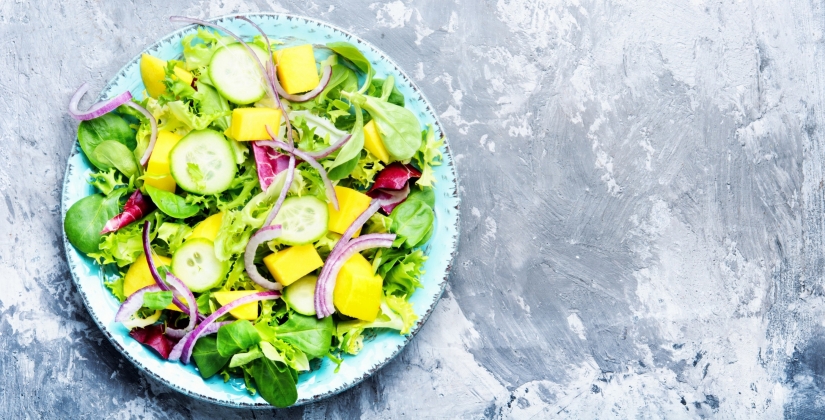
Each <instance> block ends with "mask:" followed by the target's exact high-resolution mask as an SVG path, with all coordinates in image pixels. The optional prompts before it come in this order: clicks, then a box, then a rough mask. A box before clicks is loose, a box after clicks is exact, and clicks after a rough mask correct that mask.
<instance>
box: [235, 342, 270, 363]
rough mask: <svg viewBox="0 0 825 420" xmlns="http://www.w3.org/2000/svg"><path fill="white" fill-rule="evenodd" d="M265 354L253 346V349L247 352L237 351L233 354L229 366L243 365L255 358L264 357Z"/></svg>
mask: <svg viewBox="0 0 825 420" xmlns="http://www.w3.org/2000/svg"><path fill="white" fill-rule="evenodd" d="M262 344H263V343H262ZM263 355H264V354H263V353H261V350H259V349H258V348H253V349H252V350H250V351H248V352H246V353H236V354H235V355H234V356H232V360H230V361H229V367H231V368H234V367H238V366H243V365H245V364H247V363H249V362H251V361H253V360H255V359H258V358H260V357H262V356H263Z"/></svg>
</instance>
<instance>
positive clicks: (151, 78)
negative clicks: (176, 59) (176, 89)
mask: <svg viewBox="0 0 825 420" xmlns="http://www.w3.org/2000/svg"><path fill="white" fill-rule="evenodd" d="M175 76H177V77H178V78H179V79H180V80H181V81H182V82H184V83H186V84H192V73H189V72H188V71H186V70H184V69H182V68H180V67H175ZM140 78H141V79H143V85H144V86H146V93H148V94H149V96H151V97H153V98H155V99H157V97H159V96H160V95H163V93H164V92H166V85H164V84H163V80H164V79H166V61H164V60H161V59H160V58H157V57H153V56H151V55H149V54H143V55H142V56H141V57H140Z"/></svg>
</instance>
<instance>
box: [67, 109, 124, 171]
mask: <svg viewBox="0 0 825 420" xmlns="http://www.w3.org/2000/svg"><path fill="white" fill-rule="evenodd" d="M77 140H78V143H80V148H81V149H82V150H83V153H84V154H85V155H86V157H87V158H88V159H89V162H91V163H92V165H94V166H96V167H97V168H98V169H103V170H106V169H109V168H111V167H112V165H109V164H107V163H106V162H101V161H98V160H97V159H95V156H94V151H95V149H96V148H97V146H99V145H100V143H103V142H104V141H106V140H112V141H116V142H118V143H121V144H123V145H124V146H126V148H127V149H129V150H133V149H134V148H135V146H136V145H137V142H136V140H135V132H134V130H132V128H131V127H130V126H129V123H128V122H126V120H125V119H123V117H121V116H120V115H118V114H116V113H114V112H110V113H108V114H104V115H101V116H100V117H97V118H95V119H91V120H87V121H82V122H81V123H80V126H79V127H78V128H77Z"/></svg>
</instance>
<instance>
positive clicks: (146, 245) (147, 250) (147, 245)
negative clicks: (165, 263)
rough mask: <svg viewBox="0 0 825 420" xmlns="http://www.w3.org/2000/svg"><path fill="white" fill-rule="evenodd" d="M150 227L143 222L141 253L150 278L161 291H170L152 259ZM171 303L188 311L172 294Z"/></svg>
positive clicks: (148, 223) (147, 223)
mask: <svg viewBox="0 0 825 420" xmlns="http://www.w3.org/2000/svg"><path fill="white" fill-rule="evenodd" d="M151 226H152V225H151V223H150V222H149V221H148V220H147V221H145V222H143V253H144V254H145V255H146V263H147V264H148V265H149V272H150V273H152V278H154V279H155V284H157V286H158V287H160V288H161V290H170V288H169V285H167V284H166V283H165V282H164V281H163V279H161V278H160V273H159V272H158V268H157V266H155V259H154V258H153V257H152V245H151V240H150V239H149V231H150V230H151ZM172 302H173V303H174V304H175V306H177V307H178V309H180V310H181V311H183V312H188V311H189V308H188V307H187V306H186V305H184V304H183V302H181V301H180V299H178V297H177V296H175V295H174V294H173V295H172ZM192 303H193V304H194V303H195V302H194V301H192Z"/></svg>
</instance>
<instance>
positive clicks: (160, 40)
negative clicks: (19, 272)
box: [60, 12, 461, 409]
mask: <svg viewBox="0 0 825 420" xmlns="http://www.w3.org/2000/svg"><path fill="white" fill-rule="evenodd" d="M240 16H244V17H257V16H269V17H277V18H285V19H287V20H293V19H302V20H304V21H306V22H307V23H313V24H316V25H320V26H326V27H328V28H329V29H331V30H332V31H337V32H340V33H341V34H343V35H345V36H347V37H349V38H350V39H353V40H355V41H357V42H358V43H361V44H364V45H365V46H367V47H368V48H371V49H372V50H373V51H375V52H376V53H377V54H378V55H380V57H381V59H382V60H384V61H385V62H386V63H387V64H389V65H390V66H392V67H393V68H394V69H395V71H397V72H398V73H400V74H401V75H402V76H403V77H404V78H405V79H406V81H407V82H408V83H409V86H410V88H411V89H413V90H414V91H415V92H416V93H417V94H418V95H419V96H420V97H421V99H422V101H423V102H424V104H426V108H425V111H426V112H428V113H429V114H430V115H431V116H432V118H433V121H434V124H435V125H436V126H437V127H438V129H439V131H440V132H441V133H442V136H443V138H444V150H445V152H446V154H447V155H449V157H450V159H449V162H446V166H447V167H448V169H449V171H450V172H451V173H452V177H453V179H454V181H455V182H454V185H453V186H452V187H453V191H452V192H451V195H452V196H453V198H454V199H455V206H454V208H455V211H456V221H455V226H454V227H455V233H454V236H453V238H452V240H453V241H452V249H451V250H450V255H449V257H448V259H447V261H446V262H447V265H446V269H445V272H444V274H443V278H441V279H440V281H439V284H438V289H439V290H438V293H437V295H435V298H434V299H433V301H432V303H430V304H429V307H428V308H427V310H426V311H425V312H424V313H423V314H421V315H420V316H419V319H418V320H417V321H416V324H415V325H414V326H413V328H412V329H411V331H410V334H408V335H406V336H405V337H404V341H403V343H401V344H400V345H398V346H397V347H396V348H395V349H392V350H391V354H390V355H389V356H388V357H386V358H385V359H384V360H382V361H380V362H379V363H377V364H375V365H373V366H372V367H371V368H370V369H368V371H367V372H365V373H364V375H361V376H359V377H356V378H355V379H354V380H353V381H351V382H349V383H347V384H345V385H343V386H341V387H339V388H336V389H332V390H329V391H327V392H325V393H322V394H315V395H312V396H310V397H307V398H305V399H300V398H299V399H298V401H296V403H295V404H293V405H292V406H290V407H289V408H291V407H298V406H302V405H305V404H310V403H314V402H318V401H320V400H323V399H325V398H329V397H331V396H334V395H337V394H340V393H342V392H344V391H346V390H348V389H350V388H352V387H354V386H356V385H358V384H360V383H361V382H363V381H364V380H365V379H367V378H369V377H372V376H373V375H374V374H375V373H376V372H378V370H380V369H381V368H383V367H384V366H386V365H387V364H388V363H389V362H390V361H392V360H394V359H395V358H396V357H397V356H398V355H399V354H400V353H401V352H402V351H403V349H405V348H406V347H407V345H408V344H409V343H410V341H412V339H413V337H415V335H416V334H417V333H418V332H419V331H420V330H421V328H422V327H423V326H424V324H425V323H426V321H427V320H428V319H429V317H430V315H431V314H432V312H433V310H434V309H435V306H436V305H437V304H438V302H439V301H440V300H441V297H442V296H443V294H444V290H445V289H446V286H447V282H448V279H449V277H450V273H451V272H452V267H453V264H454V262H455V257H456V254H457V252H458V245H459V240H460V237H461V221H460V214H461V212H460V207H461V197H460V194H459V192H460V181H459V178H458V171H457V170H456V161H455V158H454V156H453V154H452V151H451V148H450V144H449V139H448V138H447V136H446V133H445V132H444V129H443V125H442V124H441V121H440V120H439V118H438V115H437V113H436V112H435V109H434V108H433V106H432V103H431V102H430V101H429V100H428V99H427V97H426V96H425V95H424V92H423V91H422V90H421V89H420V88H419V87H418V85H416V84H415V82H414V81H413V79H412V78H411V77H410V76H409V75H408V74H407V73H406V72H405V71H404V70H403V69H402V68H401V67H400V66H399V65H398V64H397V63H396V62H395V61H394V60H392V58H390V57H389V55H388V54H386V53H385V52H384V51H383V50H381V49H380V48H378V47H376V46H375V45H373V44H372V43H371V42H369V41H366V40H364V39H362V38H360V37H358V36H356V35H354V34H352V33H350V32H348V31H346V30H344V29H342V28H340V27H338V26H336V25H333V24H331V23H329V22H326V21H322V20H319V19H316V18H311V17H307V16H302V15H296V14H291V13H274V12H245V13H232V14H226V15H221V16H216V17H210V18H205V19H204V20H206V21H207V22H211V23H220V22H221V21H225V20H235V19H237V18H238V17H240ZM193 26H196V25H192V24H188V25H186V26H183V27H181V28H178V29H176V30H174V31H171V32H168V33H166V34H165V35H163V36H162V37H160V38H158V39H156V40H155V41H154V42H152V43H151V44H149V45H147V46H146V47H144V48H143V49H142V50H141V52H140V53H138V55H137V56H135V57H134V58H132V59H131V60H129V61H128V62H127V63H126V64H124V65H123V66H122V67H121V68H120V69H119V70H118V71H117V72H115V73H114V75H113V76H111V77H110V78H109V79H108V80H107V81H106V84H105V85H104V87H103V88H102V89H101V91H100V94H99V95H98V98H97V100H98V101H100V100H102V99H103V96H104V94H105V93H107V92H109V91H110V90H111V89H112V87H113V84H114V81H115V80H117V79H118V77H119V76H120V75H122V74H125V72H126V70H127V69H128V68H129V67H130V66H132V65H134V63H135V62H138V61H139V60H140V57H141V54H142V53H144V52H146V51H149V50H151V49H153V48H157V47H159V46H160V45H161V44H162V43H163V42H165V41H166V40H168V39H169V38H172V37H175V36H177V35H181V34H182V33H184V32H187V31H190V30H191V29H192V27H193ZM78 153H80V151H79V147H78V140H77V134H75V135H74V142H73V143H72V149H71V151H70V153H69V155H68V158H67V160H66V168H65V170H64V174H63V188H62V190H61V200H60V207H61V220H60V226H61V236H62V239H63V256H64V258H65V261H66V263H67V265H68V268H69V272H70V274H71V277H72V282H73V283H74V286H75V288H76V289H77V292H78V293H79V294H80V295H81V298H82V300H83V306H84V309H85V310H86V312H87V313H88V314H89V316H90V318H92V320H93V321H94V323H95V324H96V325H97V327H98V328H99V329H100V330H101V332H102V333H103V334H104V335H105V336H106V339H107V340H108V341H109V342H110V343H111V344H112V345H113V346H114V347H115V348H116V349H117V350H118V352H119V353H120V354H121V355H122V356H123V357H125V358H126V359H127V360H129V361H130V362H131V363H132V364H133V365H135V366H136V367H137V368H138V369H139V370H140V371H142V372H143V373H144V374H147V375H149V376H150V377H152V378H153V379H155V380H156V381H158V382H160V383H162V384H163V385H165V386H168V387H170V388H172V389H174V390H175V391H178V392H180V393H181V394H184V395H186V396H188V397H191V398H195V399H198V400H201V401H206V402H210V403H213V404H218V405H221V406H226V407H232V408H252V409H277V407H274V406H272V405H270V404H269V403H266V402H265V401H264V402H263V403H259V402H256V403H251V404H250V403H246V402H242V401H229V400H221V399H217V398H213V397H210V396H208V395H202V394H200V393H198V392H195V391H192V390H190V389H187V388H186V387H184V386H181V385H178V384H176V383H175V382H172V381H168V380H166V379H164V378H162V377H160V376H159V375H157V374H156V373H155V372H153V371H152V370H150V369H148V368H147V367H144V366H143V364H142V363H141V362H140V361H139V360H138V359H137V358H135V357H133V356H132V355H131V354H130V353H129V352H127V351H126V349H125V348H124V347H123V346H121V345H120V343H118V342H117V340H115V338H114V337H113V336H112V333H111V332H110V331H109V329H108V328H107V327H106V325H105V324H104V323H103V322H102V320H101V319H100V318H99V316H97V314H96V312H95V311H93V310H92V306H91V305H90V301H89V297H88V296H87V295H86V293H85V292H84V291H83V288H82V286H81V285H80V281H79V280H78V275H77V274H76V273H75V267H74V266H73V265H72V264H71V262H70V257H69V252H70V251H69V250H70V247H72V245H71V244H70V243H69V241H68V238H67V237H66V230H65V226H64V223H65V220H66V212H67V211H68V208H67V201H66V193H67V186H68V183H69V176H70V169H71V168H72V165H71V162H70V161H71V159H72V158H73V157H74V156H75V155H76V154H78ZM101 287H103V286H101Z"/></svg>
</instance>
